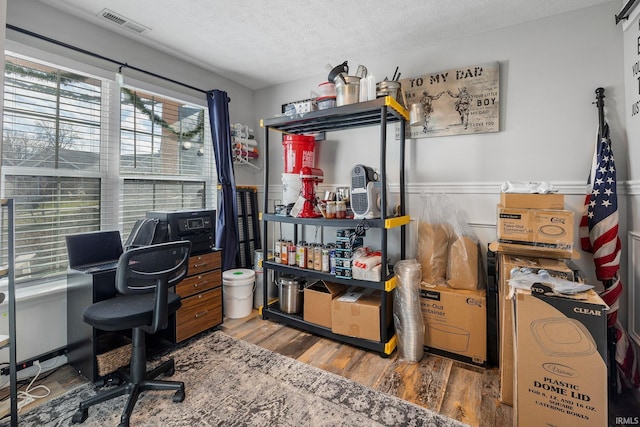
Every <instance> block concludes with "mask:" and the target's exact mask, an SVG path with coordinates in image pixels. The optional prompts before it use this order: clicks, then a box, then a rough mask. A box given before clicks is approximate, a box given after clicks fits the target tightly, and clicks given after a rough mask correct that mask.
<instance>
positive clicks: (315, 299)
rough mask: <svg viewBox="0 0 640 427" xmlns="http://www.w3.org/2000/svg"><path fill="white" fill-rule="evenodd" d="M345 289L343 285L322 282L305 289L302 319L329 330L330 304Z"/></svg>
mask: <svg viewBox="0 0 640 427" xmlns="http://www.w3.org/2000/svg"><path fill="white" fill-rule="evenodd" d="M346 289H347V287H346V286H345V285H342V284H340V283H333V282H327V281H324V280H322V281H319V282H316V283H314V284H313V285H311V286H309V287H307V288H305V289H304V306H303V309H302V317H303V319H304V320H305V321H307V322H310V323H315V324H316V325H320V326H324V327H325V328H329V329H331V302H332V301H333V299H334V298H337V297H338V296H340V295H342V294H343V293H344V292H345V291H346Z"/></svg>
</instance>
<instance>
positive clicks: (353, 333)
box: [331, 286, 393, 341]
mask: <svg viewBox="0 0 640 427" xmlns="http://www.w3.org/2000/svg"><path fill="white" fill-rule="evenodd" d="M385 294H386V298H387V302H386V306H387V307H386V308H387V313H386V314H385V316H384V318H385V319H387V325H386V326H387V327H388V326H389V325H390V324H391V322H392V321H393V316H392V314H393V300H392V297H391V292H385ZM381 309H382V291H380V290H375V289H369V288H366V289H365V288H359V287H355V286H351V287H350V288H349V289H347V291H346V292H345V293H344V294H343V295H341V296H340V297H338V298H336V299H334V300H333V302H332V303H331V317H332V319H331V330H332V331H333V333H335V334H341V335H347V336H350V337H355V338H364V339H368V340H373V341H380V339H381V336H380V314H381Z"/></svg>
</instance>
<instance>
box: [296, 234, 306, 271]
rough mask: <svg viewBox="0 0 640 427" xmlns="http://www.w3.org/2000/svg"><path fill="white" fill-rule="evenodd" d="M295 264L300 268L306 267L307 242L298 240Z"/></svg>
mask: <svg viewBox="0 0 640 427" xmlns="http://www.w3.org/2000/svg"><path fill="white" fill-rule="evenodd" d="M296 265H297V266H298V267H300V268H307V242H304V241H303V242H298V247H297V249H296Z"/></svg>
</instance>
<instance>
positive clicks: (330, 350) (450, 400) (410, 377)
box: [0, 310, 639, 427]
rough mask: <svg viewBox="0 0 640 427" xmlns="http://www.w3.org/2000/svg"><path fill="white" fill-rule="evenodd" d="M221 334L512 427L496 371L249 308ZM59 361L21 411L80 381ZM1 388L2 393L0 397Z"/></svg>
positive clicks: (625, 407)
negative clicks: (374, 346)
mask: <svg viewBox="0 0 640 427" xmlns="http://www.w3.org/2000/svg"><path fill="white" fill-rule="evenodd" d="M220 330H222V331H224V332H225V333H227V334H229V335H231V336H233V337H235V338H237V339H241V340H244V341H247V342H250V343H253V344H256V345H258V346H260V347H263V348H266V349H269V350H271V351H274V352H276V353H280V354H282V355H285V356H288V357H291V358H294V359H297V360H299V361H300V362H304V363H307V364H309V365H312V366H315V367H318V368H320V369H324V370H326V371H329V372H333V373H335V374H338V375H342V376H344V377H346V378H349V379H351V380H353V381H356V382H358V383H360V384H363V385H365V386H368V387H371V388H373V389H376V390H379V391H383V392H385V393H389V394H392V395H394V396H397V397H400V398H402V399H405V400H407V401H410V402H412V403H415V404H417V405H420V406H423V407H425V408H428V409H431V410H433V411H436V412H439V413H441V414H443V415H446V416H448V417H450V418H454V419H457V420H459V421H462V422H464V423H467V424H469V425H471V426H492V427H493V426H495V427H499V426H512V425H513V422H512V416H513V408H511V407H510V406H507V405H503V404H501V403H500V402H499V400H498V395H499V371H498V369H497V368H488V369H484V368H479V367H476V366H472V365H468V364H465V363H461V362H457V361H453V360H450V359H446V358H442V357H439V356H434V355H429V354H425V356H424V357H423V359H422V360H421V362H420V363H409V362H403V361H400V360H398V352H397V351H394V352H393V354H392V355H391V356H389V357H386V358H384V357H381V356H380V354H379V353H373V352H371V351H366V350H362V349H359V348H356V347H353V346H350V345H347V344H341V343H338V342H335V341H333V340H329V339H325V338H321V337H318V336H315V335H312V334H309V333H307V332H304V331H300V330H297V329H294V328H291V327H288V326H284V325H282V324H279V323H276V322H272V321H264V320H262V318H261V317H259V316H258V314H257V312H256V311H255V310H254V312H253V313H252V315H251V316H249V317H247V318H244V319H227V320H225V322H224V324H223V325H222V326H221V327H220ZM84 382H86V380H84V379H83V378H82V377H80V376H79V375H78V374H77V373H75V371H74V370H73V369H72V368H71V367H70V366H68V365H65V366H63V367H61V368H59V369H58V370H56V371H54V372H53V373H51V374H49V375H48V376H47V377H46V378H45V379H44V380H43V381H42V382H38V384H45V385H46V386H48V387H49V388H50V389H51V395H50V396H49V397H48V398H46V399H40V400H38V401H36V402H34V403H32V404H30V405H29V406H27V407H25V408H24V409H23V412H24V411H28V410H37V409H35V407H36V406H37V405H39V404H42V403H43V402H44V401H47V400H49V399H51V398H54V397H57V396H59V395H62V394H64V393H65V392H66V391H67V390H69V389H72V388H74V387H76V386H77V385H78V384H80V383H84ZM7 392H8V391H7V390H6V389H5V390H4V391H3V393H2V394H3V395H4V396H0V397H2V398H4V397H5V396H6V394H7ZM630 405H633V402H632V401H631V400H629V399H620V400H618V401H616V402H610V413H611V414H612V415H611V416H610V419H611V420H612V422H610V424H609V425H611V426H614V425H616V424H615V422H613V420H614V419H615V414H618V415H621V416H632V415H637V414H638V412H639V411H638V409H637V406H630Z"/></svg>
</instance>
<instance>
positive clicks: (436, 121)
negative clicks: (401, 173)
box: [396, 62, 500, 138]
mask: <svg viewBox="0 0 640 427" xmlns="http://www.w3.org/2000/svg"><path fill="white" fill-rule="evenodd" d="M400 83H401V85H402V92H403V97H404V100H405V104H406V106H407V109H408V110H409V112H410V114H411V122H408V123H407V128H406V137H407V138H427V137H434V136H448V135H467V134H478V133H487V132H498V131H499V130H500V64H499V63H498V62H492V63H487V64H478V65H470V66H467V67H460V68H455V69H451V70H446V71H442V72H438V73H432V74H425V75H424V76H421V77H414V78H407V79H402V80H400ZM396 133H397V134H398V135H399V125H398V128H397V131H396Z"/></svg>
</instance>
